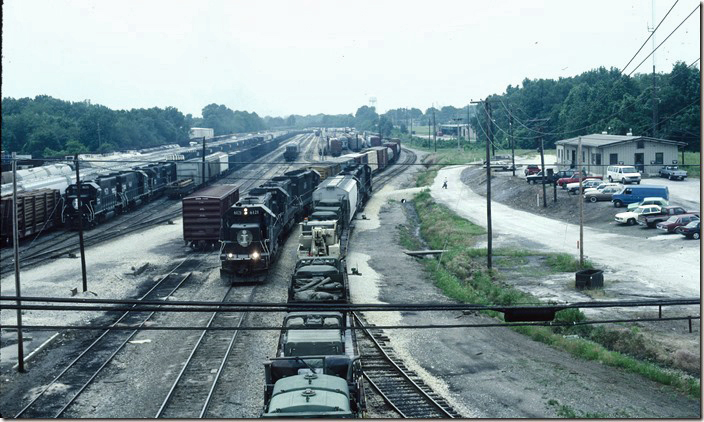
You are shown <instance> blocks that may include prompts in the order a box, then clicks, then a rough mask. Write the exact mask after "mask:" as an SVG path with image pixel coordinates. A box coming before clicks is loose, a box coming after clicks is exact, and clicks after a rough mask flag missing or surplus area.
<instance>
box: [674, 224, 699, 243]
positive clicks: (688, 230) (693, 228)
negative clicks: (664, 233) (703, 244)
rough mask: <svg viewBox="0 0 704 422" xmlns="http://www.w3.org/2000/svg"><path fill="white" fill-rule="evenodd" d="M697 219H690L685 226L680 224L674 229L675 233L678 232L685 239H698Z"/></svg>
mask: <svg viewBox="0 0 704 422" xmlns="http://www.w3.org/2000/svg"><path fill="white" fill-rule="evenodd" d="M699 223H700V221H699V220H694V221H691V222H690V223H689V224H687V225H686V226H680V227H677V228H676V229H675V233H679V234H681V235H682V236H684V237H686V238H687V239H699Z"/></svg>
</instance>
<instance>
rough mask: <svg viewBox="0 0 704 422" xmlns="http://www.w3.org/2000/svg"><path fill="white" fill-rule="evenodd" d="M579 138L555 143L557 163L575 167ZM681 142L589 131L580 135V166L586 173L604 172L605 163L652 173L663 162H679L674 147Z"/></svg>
mask: <svg viewBox="0 0 704 422" xmlns="http://www.w3.org/2000/svg"><path fill="white" fill-rule="evenodd" d="M578 145H579V137H575V138H570V139H563V140H561V141H557V142H555V147H556V149H557V164H558V165H559V166H560V167H561V168H577V163H578V157H577V149H578ZM685 145H687V144H686V143H685V142H679V141H671V140H668V139H659V138H651V137H648V136H633V135H630V134H628V135H608V134H605V133H602V134H593V135H584V136H582V167H583V168H585V169H586V171H587V172H588V173H592V174H595V175H601V176H605V175H606V168H607V167H608V166H609V165H627V166H635V168H636V170H638V171H640V172H641V173H643V174H647V175H655V174H657V173H658V170H659V169H660V168H661V167H662V166H665V165H672V164H678V163H679V164H682V163H680V162H679V161H678V160H679V158H678V149H679V148H684V146H685Z"/></svg>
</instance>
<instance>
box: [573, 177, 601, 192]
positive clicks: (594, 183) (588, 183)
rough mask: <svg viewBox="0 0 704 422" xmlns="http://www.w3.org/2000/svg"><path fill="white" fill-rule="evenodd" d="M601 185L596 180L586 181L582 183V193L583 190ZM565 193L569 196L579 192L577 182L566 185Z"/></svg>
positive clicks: (599, 181)
mask: <svg viewBox="0 0 704 422" xmlns="http://www.w3.org/2000/svg"><path fill="white" fill-rule="evenodd" d="M601 183H603V182H602V181H601V180H598V179H587V180H585V181H583V182H582V192H584V189H587V188H595V187H597V186H599V184H601ZM567 192H569V193H570V194H576V193H577V192H579V182H574V183H570V184H568V185H567Z"/></svg>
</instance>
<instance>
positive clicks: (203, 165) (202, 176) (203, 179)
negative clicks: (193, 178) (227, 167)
mask: <svg viewBox="0 0 704 422" xmlns="http://www.w3.org/2000/svg"><path fill="white" fill-rule="evenodd" d="M201 167H202V168H203V174H202V175H201V179H200V183H198V186H200V184H201V183H202V184H205V136H204V137H203V164H202V165H201Z"/></svg>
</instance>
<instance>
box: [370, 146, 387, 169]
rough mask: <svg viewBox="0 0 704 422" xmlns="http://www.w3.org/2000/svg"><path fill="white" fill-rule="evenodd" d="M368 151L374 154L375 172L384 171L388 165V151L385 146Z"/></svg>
mask: <svg viewBox="0 0 704 422" xmlns="http://www.w3.org/2000/svg"><path fill="white" fill-rule="evenodd" d="M369 149H370V150H372V151H375V152H376V162H377V171H381V170H384V169H385V168H386V166H388V165H389V154H388V151H389V149H388V148H387V147H385V146H381V147H373V148H369Z"/></svg>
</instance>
